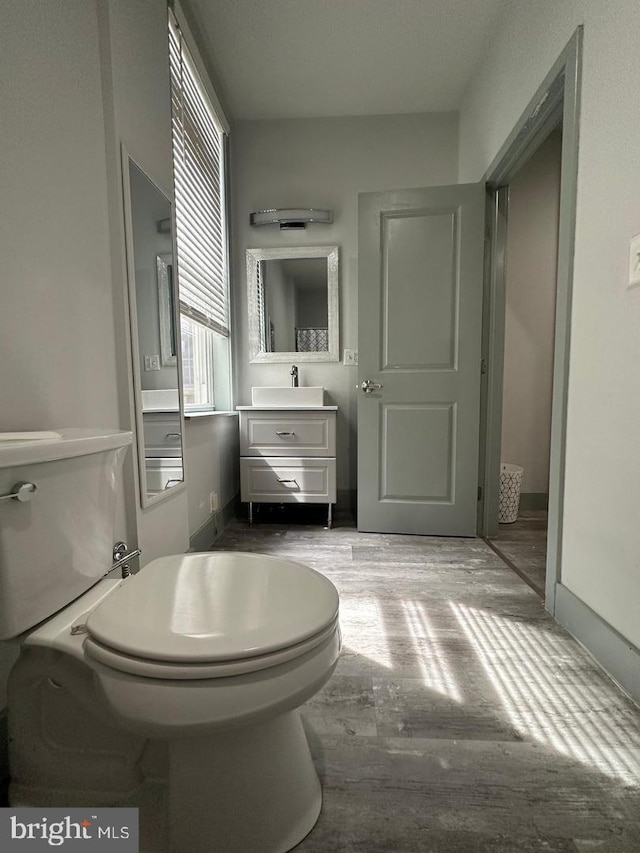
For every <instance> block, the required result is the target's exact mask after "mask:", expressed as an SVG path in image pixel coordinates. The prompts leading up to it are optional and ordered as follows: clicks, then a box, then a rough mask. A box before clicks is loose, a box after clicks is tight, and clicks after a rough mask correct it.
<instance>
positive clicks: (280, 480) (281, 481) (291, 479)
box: [276, 477, 298, 486]
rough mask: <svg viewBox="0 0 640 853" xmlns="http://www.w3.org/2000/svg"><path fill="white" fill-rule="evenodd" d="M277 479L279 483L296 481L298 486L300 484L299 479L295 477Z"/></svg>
mask: <svg viewBox="0 0 640 853" xmlns="http://www.w3.org/2000/svg"><path fill="white" fill-rule="evenodd" d="M276 479H277V481H278V482H279V483H295V484H296V486H297V485H298V482H297V480H295V479H293V478H290V479H286V478H285V477H276Z"/></svg>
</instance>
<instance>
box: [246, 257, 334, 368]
mask: <svg viewBox="0 0 640 853" xmlns="http://www.w3.org/2000/svg"><path fill="white" fill-rule="evenodd" d="M247 288H248V306H249V348H250V354H249V357H250V360H251V361H252V362H283V361H292V360H294V361H296V362H309V361H338V360H339V340H338V337H339V327H338V247H337V246H296V247H295V248H288V249H248V250H247Z"/></svg>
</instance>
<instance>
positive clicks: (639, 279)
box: [628, 234, 640, 287]
mask: <svg viewBox="0 0 640 853" xmlns="http://www.w3.org/2000/svg"><path fill="white" fill-rule="evenodd" d="M638 285H640V234H636V236H635V237H632V238H631V240H630V241H629V284H628V287H637V286H638Z"/></svg>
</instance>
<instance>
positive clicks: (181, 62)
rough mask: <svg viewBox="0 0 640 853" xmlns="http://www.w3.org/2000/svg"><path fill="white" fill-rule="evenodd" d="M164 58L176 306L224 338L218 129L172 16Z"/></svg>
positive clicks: (225, 318)
mask: <svg viewBox="0 0 640 853" xmlns="http://www.w3.org/2000/svg"><path fill="white" fill-rule="evenodd" d="M169 61H170V69H171V114H172V133H173V156H174V180H175V187H176V192H175V208H176V244H177V249H178V284H179V294H180V310H181V312H182V313H183V314H186V315H187V316H189V317H191V318H192V319H193V320H195V321H196V322H198V323H202V324H203V325H205V326H207V327H209V328H210V329H213V330H214V331H216V332H219V333H220V334H222V335H225V336H227V337H228V336H229V298H228V287H227V269H228V265H227V245H226V233H225V216H224V201H225V199H224V170H223V165H224V164H223V158H224V133H223V131H222V129H221V128H220V127H219V126H218V124H217V123H216V120H215V114H214V113H213V110H212V108H211V105H210V104H209V101H208V99H207V97H206V94H205V92H204V89H203V86H202V84H201V83H200V80H199V77H198V73H197V71H196V69H195V66H194V64H193V61H192V60H191V57H190V55H189V52H188V50H187V48H186V45H185V44H184V40H183V38H182V34H181V33H180V29H179V27H178V25H177V23H176V22H175V19H171V20H170V25H169Z"/></svg>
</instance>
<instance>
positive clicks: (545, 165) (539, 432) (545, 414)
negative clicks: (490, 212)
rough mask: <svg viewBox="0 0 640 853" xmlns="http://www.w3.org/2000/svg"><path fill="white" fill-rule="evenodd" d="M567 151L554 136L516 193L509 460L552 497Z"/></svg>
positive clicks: (530, 488) (508, 344) (509, 266)
mask: <svg viewBox="0 0 640 853" xmlns="http://www.w3.org/2000/svg"><path fill="white" fill-rule="evenodd" d="M561 150H562V136H561V134H560V132H559V131H554V133H553V134H552V135H551V136H550V137H549V138H548V139H547V140H546V141H545V142H544V143H543V144H542V145H541V146H540V148H539V149H538V151H536V153H535V154H534V156H533V157H532V158H531V160H529V162H528V163H526V164H525V166H524V167H523V168H522V169H521V170H520V172H519V173H518V174H517V175H516V176H515V178H514V179H513V181H512V182H511V183H510V185H509V225H508V228H507V250H506V288H505V289H506V294H505V301H506V312H505V346H504V349H505V352H504V394H503V407H502V460H503V461H504V462H513V463H515V464H516V465H522V466H523V467H524V478H523V484H522V490H523V492H534V493H536V492H537V493H540V492H544V493H546V492H548V491H549V439H550V435H551V386H552V379H553V343H554V322H555V314H556V311H555V299H556V274H557V268H558V263H557V261H558V212H559V203H560V156H561Z"/></svg>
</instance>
